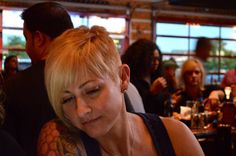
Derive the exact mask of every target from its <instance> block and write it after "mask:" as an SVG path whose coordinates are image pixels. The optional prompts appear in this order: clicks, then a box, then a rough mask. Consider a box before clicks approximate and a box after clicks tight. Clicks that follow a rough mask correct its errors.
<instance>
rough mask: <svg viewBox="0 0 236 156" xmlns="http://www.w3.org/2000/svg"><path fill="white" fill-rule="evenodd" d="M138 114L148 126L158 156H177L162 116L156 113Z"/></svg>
mask: <svg viewBox="0 0 236 156" xmlns="http://www.w3.org/2000/svg"><path fill="white" fill-rule="evenodd" d="M137 114H138V115H139V116H141V117H142V118H143V120H144V121H145V124H146V126H147V127H148V129H149V131H150V133H151V136H152V138H153V142H154V145H155V147H156V150H157V153H158V156H175V151H174V148H173V146H172V143H171V141H170V138H169V135H168V133H167V131H166V128H165V126H164V124H163V123H162V121H161V119H160V117H159V116H158V115H156V114H143V113H137Z"/></svg>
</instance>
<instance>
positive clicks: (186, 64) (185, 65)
mask: <svg viewBox="0 0 236 156" xmlns="http://www.w3.org/2000/svg"><path fill="white" fill-rule="evenodd" d="M190 63H195V64H197V65H198V67H199V68H200V72H201V74H202V75H201V83H200V86H199V87H200V89H201V90H204V79H205V69H204V67H203V65H202V63H201V61H199V60H198V59H196V58H191V59H188V60H186V61H185V62H184V63H183V65H182V68H181V75H180V87H182V88H183V89H186V86H185V82H184V81H185V80H184V79H185V78H184V77H185V75H186V72H187V71H188V70H189V65H190Z"/></svg>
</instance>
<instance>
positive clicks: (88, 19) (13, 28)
mask: <svg viewBox="0 0 236 156" xmlns="http://www.w3.org/2000/svg"><path fill="white" fill-rule="evenodd" d="M21 13H22V10H3V11H2V21H3V22H2V42H3V46H2V54H3V55H2V60H3V61H2V68H4V67H3V62H4V60H5V58H6V57H7V56H8V55H13V54H14V55H17V56H18V61H19V68H20V70H22V69H25V68H27V67H28V66H29V65H30V63H31V61H30V58H29V57H28V55H27V53H26V52H25V38H24V36H23V20H22V19H21V17H20V15H21ZM70 16H71V20H72V22H73V25H74V27H79V26H81V25H85V26H88V27H91V26H93V25H100V26H103V27H105V28H106V29H107V31H108V32H109V33H110V36H111V37H112V38H113V40H114V43H115V44H116V47H117V49H118V51H119V52H121V51H123V47H124V45H123V44H124V41H125V38H126V37H127V36H128V35H127V31H126V30H127V24H126V20H125V18H123V17H122V18H121V17H106V18H102V17H99V16H89V15H87V16H82V15H80V14H79V13H77V12H70ZM110 23H113V24H112V25H111V24H110Z"/></svg>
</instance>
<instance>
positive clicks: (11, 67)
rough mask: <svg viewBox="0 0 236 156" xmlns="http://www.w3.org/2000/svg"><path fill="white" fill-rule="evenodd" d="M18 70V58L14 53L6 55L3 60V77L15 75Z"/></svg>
mask: <svg viewBox="0 0 236 156" xmlns="http://www.w3.org/2000/svg"><path fill="white" fill-rule="evenodd" d="M18 71H19V69H18V59H17V56H16V55H10V56H8V57H6V59H5V61H4V70H3V71H2V75H3V78H4V79H5V80H6V79H8V78H9V77H11V76H13V75H15V74H16V73H17V72H18Z"/></svg>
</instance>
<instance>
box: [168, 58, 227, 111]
mask: <svg viewBox="0 0 236 156" xmlns="http://www.w3.org/2000/svg"><path fill="white" fill-rule="evenodd" d="M204 77H205V70H204V68H203V65H202V63H201V62H200V61H199V60H198V59H196V58H192V59H189V60H187V61H185V62H184V63H183V65H182V68H181V75H180V82H179V83H180V86H181V87H180V88H182V89H181V90H178V91H177V92H176V93H174V94H173V95H172V104H173V106H174V110H173V111H174V112H178V113H180V106H186V105H187V102H188V101H198V102H199V103H200V104H203V109H204V104H205V103H206V102H212V101H209V99H208V98H210V99H212V100H213V99H214V100H215V101H216V102H217V100H218V101H219V100H220V99H222V98H224V93H223V92H222V91H221V90H215V91H212V92H211V93H210V95H209V93H208V92H206V91H205V89H204ZM212 105H213V103H212Z"/></svg>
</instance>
